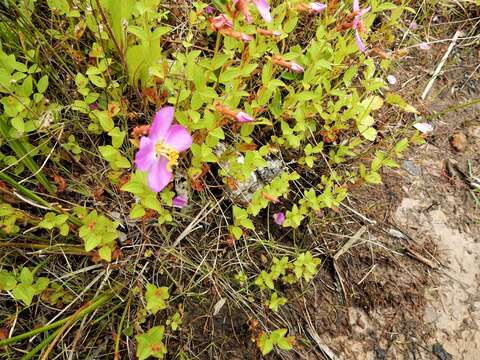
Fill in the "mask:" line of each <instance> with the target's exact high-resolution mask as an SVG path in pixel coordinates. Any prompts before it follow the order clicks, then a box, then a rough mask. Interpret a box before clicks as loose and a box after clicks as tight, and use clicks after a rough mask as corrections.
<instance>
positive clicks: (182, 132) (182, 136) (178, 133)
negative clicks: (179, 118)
mask: <svg viewBox="0 0 480 360" xmlns="http://www.w3.org/2000/svg"><path fill="white" fill-rule="evenodd" d="M165 144H167V145H169V146H171V147H173V148H175V149H176V150H177V151H178V152H182V151H185V150H187V149H188V148H190V146H192V136H191V135H190V133H189V132H188V130H187V129H185V128H184V127H183V126H182V125H172V126H171V127H170V129H168V131H167V133H166V135H165Z"/></svg>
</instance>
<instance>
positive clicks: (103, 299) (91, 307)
mask: <svg viewBox="0 0 480 360" xmlns="http://www.w3.org/2000/svg"><path fill="white" fill-rule="evenodd" d="M112 296H113V293H108V294H104V295H102V296H99V297H98V298H97V299H96V300H94V301H91V302H89V303H88V304H87V305H86V306H84V308H83V309H81V310H80V311H78V312H76V313H74V314H73V315H70V316H68V317H66V318H64V319H61V320H58V321H55V322H53V323H51V324H50V325H46V326H43V327H41V328H38V329H34V330H31V331H27V332H26V333H23V334H20V335H17V336H14V337H11V338H9V339H5V340H0V347H3V346H6V345H10V344H15V343H17V342H19V341H22V340H24V339H28V338H30V337H32V336H34V335H37V334H40V333H43V332H45V331H48V330H51V329H55V328H57V327H59V326H62V325H63V324H65V323H67V322H68V321H71V319H72V318H78V319H79V318H81V317H83V316H85V315H87V314H88V313H91V312H92V311H94V310H96V309H98V308H99V307H100V306H102V305H103V304H104V303H105V302H107V301H108V300H110V298H111V297H112Z"/></svg>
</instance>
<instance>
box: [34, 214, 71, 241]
mask: <svg viewBox="0 0 480 360" xmlns="http://www.w3.org/2000/svg"><path fill="white" fill-rule="evenodd" d="M67 220H68V215H65V214H62V215H57V214H56V213H53V212H49V213H47V214H45V216H44V218H43V220H42V221H40V222H39V223H38V226H39V227H41V228H43V229H47V230H52V229H53V228H57V229H58V230H59V231H60V235H62V236H67V235H68V231H69V227H68V224H67Z"/></svg>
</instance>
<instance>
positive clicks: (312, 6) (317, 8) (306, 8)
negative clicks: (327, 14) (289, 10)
mask: <svg viewBox="0 0 480 360" xmlns="http://www.w3.org/2000/svg"><path fill="white" fill-rule="evenodd" d="M326 8H327V5H325V4H321V3H319V2H311V3H309V4H298V5H297V6H296V9H297V10H298V11H303V12H308V13H310V14H315V13H316V14H318V13H320V12H322V11H323V10H325V9H326Z"/></svg>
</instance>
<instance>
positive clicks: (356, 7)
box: [352, 0, 370, 52]
mask: <svg viewBox="0 0 480 360" xmlns="http://www.w3.org/2000/svg"><path fill="white" fill-rule="evenodd" d="M358 1H359V0H353V14H354V18H353V26H352V28H353V30H355V42H356V43H357V46H358V48H359V49H360V51H361V52H365V50H366V48H365V45H364V44H363V42H362V38H361V37H360V33H362V32H364V31H365V25H364V24H363V20H362V17H363V15H365V14H366V13H368V12H369V11H370V7H367V8H365V9H360V4H359V2H358Z"/></svg>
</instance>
